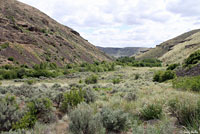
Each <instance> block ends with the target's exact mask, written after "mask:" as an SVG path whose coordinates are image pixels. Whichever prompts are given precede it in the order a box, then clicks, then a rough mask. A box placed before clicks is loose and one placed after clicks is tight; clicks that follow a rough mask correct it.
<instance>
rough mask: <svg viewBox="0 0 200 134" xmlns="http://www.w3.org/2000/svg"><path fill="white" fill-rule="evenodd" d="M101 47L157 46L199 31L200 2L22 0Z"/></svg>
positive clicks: (168, 0) (186, 0)
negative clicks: (193, 31) (182, 35)
mask: <svg viewBox="0 0 200 134" xmlns="http://www.w3.org/2000/svg"><path fill="white" fill-rule="evenodd" d="M19 1H21V2H23V3H26V4H29V5H31V6H33V7H36V8H38V9H39V10H41V11H42V12H44V13H46V14H47V15H49V16H50V17H52V18H53V19H55V20H56V21H58V22H59V23H61V24H64V25H66V26H69V27H71V28H73V29H74V30H76V31H78V32H79V33H80V34H81V36H82V37H84V38H85V39H87V40H88V41H89V42H91V43H92V44H94V45H96V46H102V47H155V46H156V45H158V44H160V43H162V42H163V41H166V40H168V39H171V38H173V37H176V36H178V35H180V34H182V33H184V32H187V31H190V30H193V29H198V28H200V0H19Z"/></svg>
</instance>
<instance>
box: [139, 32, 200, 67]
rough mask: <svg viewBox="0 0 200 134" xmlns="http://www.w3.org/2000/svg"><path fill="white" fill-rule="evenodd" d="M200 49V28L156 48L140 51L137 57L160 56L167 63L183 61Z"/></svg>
mask: <svg viewBox="0 0 200 134" xmlns="http://www.w3.org/2000/svg"><path fill="white" fill-rule="evenodd" d="M198 49H200V29H196V30H192V31H189V32H186V33H184V34H181V35H179V36H177V37H175V38H173V39H170V40H168V41H165V42H163V43H161V44H160V45H157V46H156V47H155V48H150V49H148V50H147V51H146V52H143V53H140V54H139V55H137V56H136V59H146V58H158V59H160V60H162V61H163V62H164V63H165V64H172V63H182V62H183V60H184V59H186V58H187V57H188V56H189V55H190V54H191V53H193V52H194V51H196V50H198Z"/></svg>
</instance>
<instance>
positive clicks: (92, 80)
mask: <svg viewBox="0 0 200 134" xmlns="http://www.w3.org/2000/svg"><path fill="white" fill-rule="evenodd" d="M97 81H98V77H97V76H96V75H91V76H89V77H87V78H86V79H85V83H86V84H96V83H97Z"/></svg>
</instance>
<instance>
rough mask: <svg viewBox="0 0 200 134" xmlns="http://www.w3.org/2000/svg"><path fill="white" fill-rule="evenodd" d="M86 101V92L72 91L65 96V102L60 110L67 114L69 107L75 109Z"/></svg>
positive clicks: (80, 90)
mask: <svg viewBox="0 0 200 134" xmlns="http://www.w3.org/2000/svg"><path fill="white" fill-rule="evenodd" d="M83 101H84V91H83V90H82V89H72V90H71V91H68V92H66V93H64V94H63V102H62V104H61V108H60V110H61V111H62V112H67V111H68V110H69V107H75V106H77V105H78V104H79V103H81V102H83Z"/></svg>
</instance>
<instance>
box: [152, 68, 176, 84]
mask: <svg viewBox="0 0 200 134" xmlns="http://www.w3.org/2000/svg"><path fill="white" fill-rule="evenodd" d="M175 77H176V74H175V73H174V72H173V71H171V70H167V71H158V72H156V73H155V74H154V76H153V81H156V82H164V81H166V80H170V79H174V78H175Z"/></svg>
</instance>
